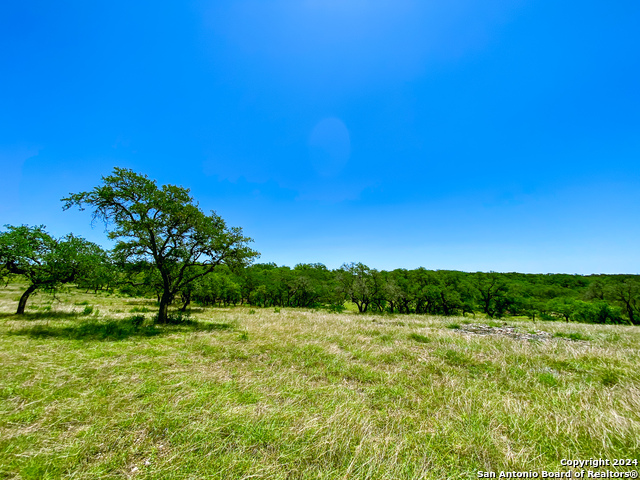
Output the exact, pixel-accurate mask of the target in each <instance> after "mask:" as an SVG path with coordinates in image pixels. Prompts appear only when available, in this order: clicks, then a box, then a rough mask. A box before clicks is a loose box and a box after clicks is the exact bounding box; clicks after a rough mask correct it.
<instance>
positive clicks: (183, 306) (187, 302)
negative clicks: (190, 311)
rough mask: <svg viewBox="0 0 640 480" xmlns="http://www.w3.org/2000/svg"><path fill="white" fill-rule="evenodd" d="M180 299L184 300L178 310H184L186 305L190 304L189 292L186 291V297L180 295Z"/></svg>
mask: <svg viewBox="0 0 640 480" xmlns="http://www.w3.org/2000/svg"><path fill="white" fill-rule="evenodd" d="M182 299H183V300H184V305H182V308H181V309H180V311H182V312H186V311H187V307H188V306H189V305H190V304H191V293H187V295H186V298H185V297H182Z"/></svg>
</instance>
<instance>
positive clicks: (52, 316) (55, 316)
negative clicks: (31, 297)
mask: <svg viewBox="0 0 640 480" xmlns="http://www.w3.org/2000/svg"><path fill="white" fill-rule="evenodd" d="M82 316H83V315H82V312H52V311H50V310H45V311H42V312H25V313H23V314H22V315H16V314H15V312H1V313H0V319H5V320H27V321H29V320H70V319H74V318H78V317H82Z"/></svg>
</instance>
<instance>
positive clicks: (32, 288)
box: [16, 285, 38, 315]
mask: <svg viewBox="0 0 640 480" xmlns="http://www.w3.org/2000/svg"><path fill="white" fill-rule="evenodd" d="M37 288H38V286H37V285H29V288H27V290H26V291H25V292H24V293H23V294H22V296H21V297H20V301H19V302H18V311H17V312H16V315H24V307H26V306H27V300H29V295H31V294H32V293H33V292H35V291H36V289H37Z"/></svg>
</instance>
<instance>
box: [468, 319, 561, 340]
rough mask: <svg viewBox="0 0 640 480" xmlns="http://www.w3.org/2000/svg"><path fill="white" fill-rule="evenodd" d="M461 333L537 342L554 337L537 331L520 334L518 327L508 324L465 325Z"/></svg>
mask: <svg viewBox="0 0 640 480" xmlns="http://www.w3.org/2000/svg"><path fill="white" fill-rule="evenodd" d="M457 331H458V332H460V333H469V334H473V335H502V336H504V337H511V338H517V339H519V340H537V341H546V340H549V339H551V338H552V335H551V334H550V333H548V332H542V331H539V330H536V331H534V332H519V331H518V330H517V329H516V327H512V326H510V325H507V324H506V323H505V324H504V325H503V326H502V327H490V326H488V325H483V324H475V323H471V324H463V325H460V328H459V329H457Z"/></svg>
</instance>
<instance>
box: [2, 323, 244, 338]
mask: <svg viewBox="0 0 640 480" xmlns="http://www.w3.org/2000/svg"><path fill="white" fill-rule="evenodd" d="M232 328H234V326H233V325H232V324H229V323H209V322H198V321H193V320H192V321H189V322H187V323H184V324H181V325H155V324H153V325H136V324H135V322H132V320H131V319H124V320H107V321H95V320H93V321H91V320H89V321H83V322H79V323H77V324H75V325H65V326H61V325H35V326H33V327H27V328H21V329H18V330H11V331H9V332H8V334H9V335H25V336H28V337H32V338H64V339H69V340H106V341H118V340H125V339H127V338H131V337H155V336H158V335H166V334H171V333H179V332H211V331H214V330H228V329H232Z"/></svg>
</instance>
